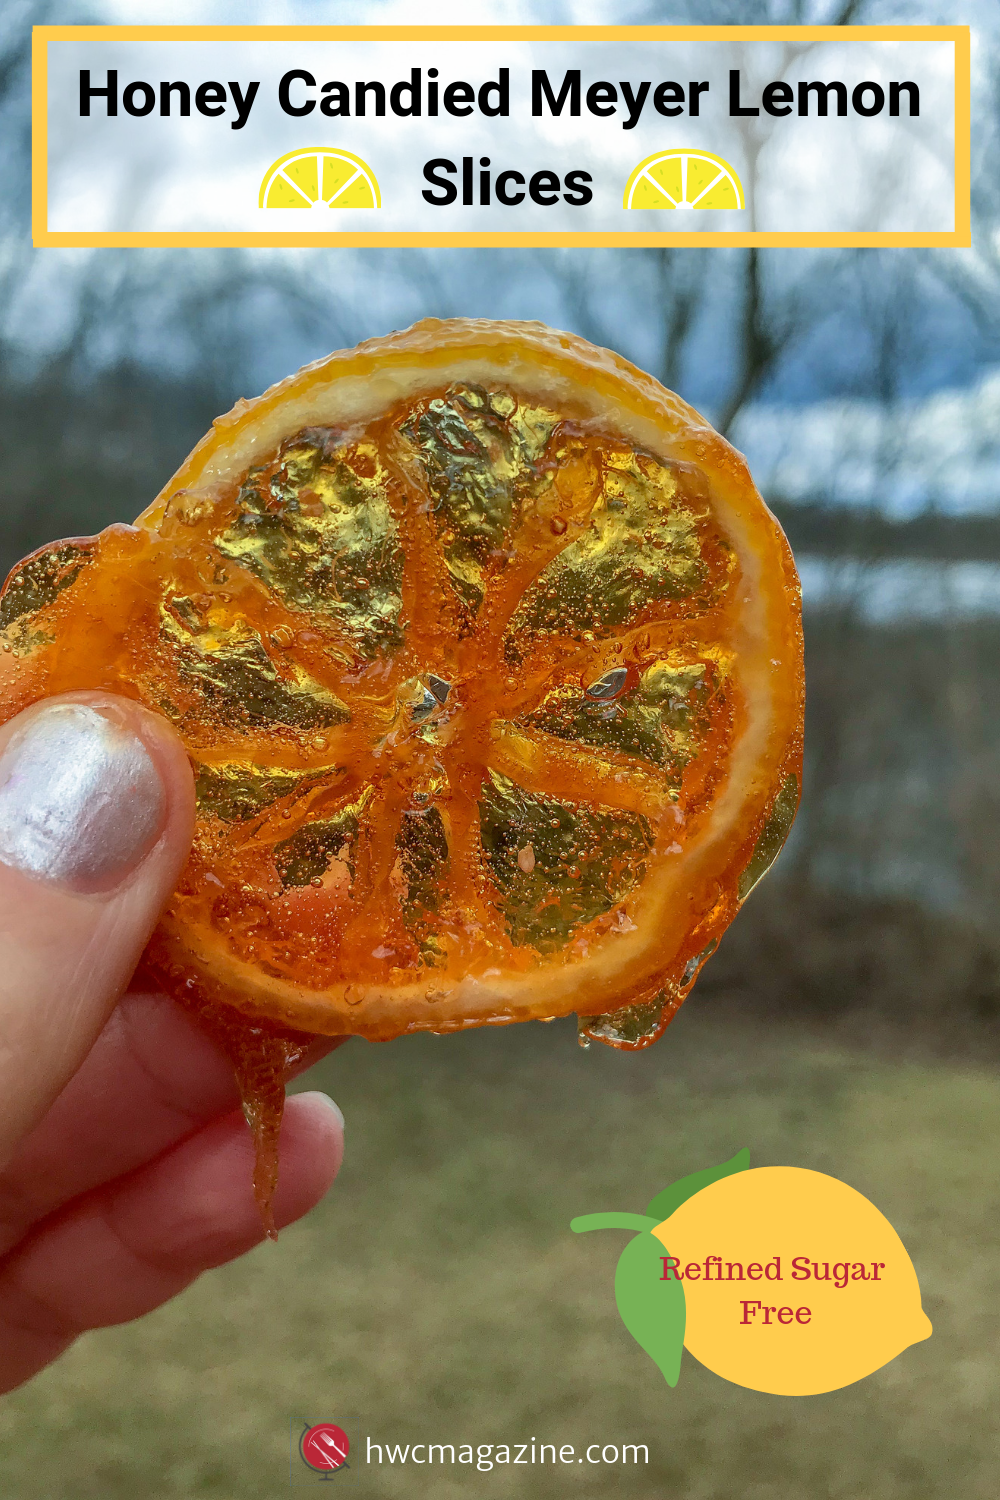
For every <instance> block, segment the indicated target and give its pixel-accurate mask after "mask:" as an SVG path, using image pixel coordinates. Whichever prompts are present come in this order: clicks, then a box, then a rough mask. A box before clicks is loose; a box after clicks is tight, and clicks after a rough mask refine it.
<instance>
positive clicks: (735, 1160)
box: [646, 1146, 750, 1224]
mask: <svg viewBox="0 0 1000 1500" xmlns="http://www.w3.org/2000/svg"><path fill="white" fill-rule="evenodd" d="M749 1165H750V1152H749V1151H748V1150H747V1149H746V1147H745V1146H744V1148H743V1150H742V1151H737V1153H736V1155H735V1156H733V1157H730V1159H729V1161H724V1162H722V1164H721V1165H720V1166H718V1167H702V1169H701V1171H700V1172H691V1173H690V1174H689V1176H687V1177H681V1178H679V1179H678V1181H677V1182H674V1183H671V1185H670V1187H668V1188H664V1189H663V1191H662V1193H657V1195H656V1197H655V1198H654V1199H653V1200H652V1201H651V1202H650V1204H649V1207H648V1208H647V1209H646V1213H647V1214H648V1216H649V1217H650V1218H651V1219H653V1220H654V1221H655V1222H656V1223H657V1224H662V1223H663V1221H664V1219H669V1218H670V1215H671V1214H672V1213H673V1212H674V1210H675V1209H677V1208H680V1206H681V1204H682V1203H686V1202H687V1200H688V1199H689V1198H693V1197H694V1195H695V1193H700V1192H701V1190H702V1188H706V1187H708V1185H709V1183H712V1182H719V1181H720V1180H721V1179H722V1178H723V1177H732V1176H733V1174H734V1173H735V1172H745V1171H746V1170H747V1168H748V1167H749Z"/></svg>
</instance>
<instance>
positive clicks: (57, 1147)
mask: <svg viewBox="0 0 1000 1500" xmlns="http://www.w3.org/2000/svg"><path fill="white" fill-rule="evenodd" d="M193 821H194V788H193V782H192V776H191V769H190V766H189V764H188V761H187V758H186V756H185V753H184V750H183V748H182V746H181V744H180V742H179V740H178V739H177V737H176V735H175V734H174V733H173V731H172V730H171V729H170V727H169V726H168V725H167V723H166V722H165V721H164V720H162V719H159V718H158V717H157V716H156V715H154V714H150V713H148V712H147V711H146V710H144V709H142V708H140V707H139V706H138V705H137V704H134V703H130V702H127V701H125V700H124V699H119V698H114V697H111V696H110V695H106V694H100V693H73V694H70V695H68V696H66V697H62V698H53V699H48V700H46V701H45V702H43V703H41V704H38V705H36V706H35V707H33V708H31V709H28V710H26V711H25V712H24V713H23V714H20V715H19V716H18V717H17V718H15V719H13V720H11V721H10V723H8V724H7V725H5V726H4V727H3V728H2V729H0V1099H2V1101H3V1102H2V1108H0V1391H3V1390H9V1389H11V1388H12V1387H13V1386H16V1385H18V1384H20V1383H21V1382H22V1381H24V1380H27V1379H28V1378H29V1377H30V1376H31V1375H33V1374H35V1373H36V1371H38V1370H39V1369H41V1368H42V1367H43V1366H44V1365H46V1364H48V1363H49V1362H50V1361H51V1360H53V1359H55V1358H56V1356H57V1355H59V1354H60V1353H61V1352H62V1351H63V1349H65V1348H66V1347H67V1345H69V1344H70V1343H72V1342H73V1340H74V1339H75V1338H76V1337H77V1335H78V1334H80V1333H82V1332H83V1331H84V1330H86V1329H90V1328H101V1327H105V1326H107V1325H109V1324H112V1323H122V1322H126V1321H128V1320H129V1319H131V1318H136V1317H139V1316H140V1315H141V1314H142V1313H145V1312H149V1311H151V1310H152V1309H153V1308H154V1307H158V1306H159V1305H160V1304H161V1303H162V1302H165V1301H167V1299H168V1298H170V1297H173V1296H174V1295H175V1294H176V1293H177V1292H179V1291H181V1290H182V1288H183V1287H185V1286H187V1285H188V1283H189V1282H191V1281H193V1280H194V1279H195V1277H197V1276H198V1275H200V1273H201V1272H202V1271H204V1270H207V1269H208V1268H210V1267H212V1266H218V1265H221V1264H223V1263H224V1262H225V1261H228V1260H232V1259H233V1258H234V1257H236V1256H238V1255H242V1254H243V1253H244V1252H245V1251H246V1250H249V1249H250V1248H251V1247H252V1246H254V1245H255V1244H257V1243H258V1242H259V1241H260V1240H261V1239H262V1238H263V1228H262V1226H261V1221H260V1216H259V1213H258V1210H257V1207H256V1204H255V1203H254V1200H253V1194H252V1191H251V1187H250V1181H251V1173H252V1167H253V1147H252V1143H251V1140H250V1135H249V1132H248V1130H247V1128H246V1125H245V1123H244V1121H243V1117H242V1114H241V1112H240V1110H239V1108H238V1099H237V1093H236V1087H235V1083H234V1080H233V1072H232V1068H231V1066H230V1065H229V1063H228V1062H227V1060H226V1059H225V1058H224V1057H223V1056H222V1054H221V1053H220V1052H218V1050H217V1049H216V1048H215V1047H214V1045H213V1044H212V1043H211V1042H210V1041H209V1040H208V1039H207V1038H206V1037H205V1036H203V1035H202V1033H201V1032H200V1031H199V1030H198V1029H197V1028H196V1027H195V1026H194V1025H193V1024H192V1023H191V1021H190V1020H189V1019H188V1017H187V1016H186V1015H185V1013H184V1012H183V1011H182V1010H181V1009H179V1008H178V1007H177V1006H175V1005H174V1004H173V1003H172V1002H171V1001H169V1000H167V999H165V998H164V997H163V996H162V995H155V994H149V993H143V992H142V991H141V990H133V991H130V992H129V993H128V994H126V995H125V998H124V999H123V1000H121V1003H120V1004H118V1003H117V1002H118V1001H119V997H120V996H121V995H122V994H123V992H124V991H125V990H126V987H127V986H128V985H129V982H130V980H131V978H132V975H133V972H134V970H135V967H136V965H137V963H138V961H139V958H140V956H141V954H142V951H143V948H144V947H145V945H146V941H147V939H148V937H149V935H150V933H151V931H152V929H153V927H154V926H155V925H156V922H157V920H158V918H159V915H160V912H161V910H162V909H163V906H164V905H165V903H166V901H167V899H168V897H169V895H170V893H171V891H172V890H173V888H174V886H175V884H176V882H177V877H178V875H179V873H180V870H181V867H182V865H183V864H184V861H185V859H186V857H187V853H188V849H189V846H190V842H191V833H192V828H193ZM342 1149H343V1124H342V1119H341V1117H340V1112H339V1110H337V1108H336V1106H335V1105H333V1104H332V1101H330V1100H329V1099H327V1098H326V1096H325V1095H322V1094H300V1095H298V1096H297V1097H295V1098H293V1099H290V1100H289V1103H288V1108H287V1110H286V1113H285V1120H284V1124H283V1127H282V1133H281V1145H280V1154H281V1178H280V1182H279V1186H278V1191H277V1195H276V1198H275V1205H274V1207H275V1219H276V1222H277V1223H278V1224H279V1225H282V1224H287V1223H290V1222H291V1221H292V1220H294V1219H297V1218H299V1217H300V1216H301V1215H302V1214H304V1213H306V1212H307V1211H308V1210H309V1209H310V1208H312V1207H313V1205H314V1204H315V1203H316V1202H317V1201H318V1200H319V1199H320V1198H321V1197H322V1196H323V1194H324V1193H325V1192H326V1190H327V1188H328V1187H329V1186H330V1184H331V1182H332V1181H333V1179H334V1177H335V1176H336V1174H337V1171H338V1168H339V1166H340V1158H341V1153H342Z"/></svg>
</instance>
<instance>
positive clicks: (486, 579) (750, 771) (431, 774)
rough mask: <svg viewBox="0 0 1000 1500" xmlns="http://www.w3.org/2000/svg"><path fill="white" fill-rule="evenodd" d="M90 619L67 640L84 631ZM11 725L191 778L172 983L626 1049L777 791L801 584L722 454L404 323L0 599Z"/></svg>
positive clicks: (790, 772) (311, 377) (712, 437)
mask: <svg viewBox="0 0 1000 1500" xmlns="http://www.w3.org/2000/svg"><path fill="white" fill-rule="evenodd" d="M84 625H85V628H81V627H82V626H84ZM0 628H2V637H0V638H2V643H3V647H4V654H3V655H2V656H0V708H2V713H3V716H4V717H5V718H7V717H10V715H12V714H14V713H16V712H18V711H19V710H20V709H21V708H23V707H25V706H26V705H27V704H29V703H31V702H33V701H34V700H36V699H37V698H39V697H41V696H44V695H46V694H49V693H53V692H61V691H68V690H73V689H81V688H99V689H107V690H111V691H113V692H119V693H123V694H125V695H127V696H129V697H132V698H137V699H139V700H141V701H142V702H143V703H144V704H146V705H147V706H148V707H149V708H152V709H154V710H156V711H158V712H160V713H162V714H164V715H166V716H167V718H169V719H170V720H171V721H172V722H173V723H174V724H175V725H176V727H177V729H178V731H179V733H180V734H181V736H182V738H183V740H184V742H185V744H186V745H187V748H188V750H189V753H190V755H191V757H192V760H193V762H194V765H195V769H196V777H197V799H198V817H197V828H196V834H195V841H194V847H193V849H192V853H191V857H190V860H189V862H188V865H187V867H186V869H185V871H184V874H183V877H182V880H181V883H180V885H179V887H178V889H177V891H176V893H175V895H174V897H173V899H172V901H171V903H170V906H169V908H168V910H167V912H166V913H165V915H164V918H163V921H162V922H161V924H160V927H159V928H158V930H157V932H156V934H155V935H154V938H153V940H152V942H151V944H150V948H149V951H148V960H149V962H150V964H151V965H152V966H153V967H154V969H155V970H156V971H157V973H158V974H159V975H160V977H161V979H162V981H163V983H164V984H165V986H166V987H167V989H168V990H169V991H170V992H171V993H173V994H175V995H177V996H178V997H180V998H182V999H187V1000H188V1001H189V1002H192V1001H193V1002H194V1003H197V1004H198V1005H200V1006H201V1007H202V1008H203V1009H204V1008H206V1007H207V1008H211V1007H214V1006H218V1005H219V1004H223V1005H228V1006H231V1007H235V1008H236V1010H238V1011H240V1012H243V1013H244V1014H246V1015H248V1016H251V1017H254V1018H258V1019H259V1018H268V1019H269V1020H270V1021H271V1022H272V1023H274V1024H275V1025H276V1026H278V1027H285V1028H290V1029H292V1030H294V1031H298V1032H313V1033H323V1034H326V1035H328V1036H346V1035H362V1036H366V1037H369V1038H371V1039H373V1040H378V1039H386V1038H389V1037H392V1036H396V1035H399V1034H400V1033H403V1032H410V1031H420V1030H428V1031H437V1032H445V1031H450V1030H455V1029H459V1028H462V1027H467V1026H476V1025H484V1024H496V1023H502V1022H508V1021H520V1020H527V1019H530V1018H533V1017H546V1018H548V1017H553V1016H559V1015H564V1014H566V1013H567V1012H571V1011H577V1012H578V1013H580V1014H581V1015H582V1017H583V1018H584V1020H583V1022H582V1025H583V1029H584V1031H585V1032H586V1033H587V1035H589V1036H594V1037H596V1038H598V1039H600V1040H602V1041H606V1042H610V1043H611V1044H612V1045H616V1046H624V1047H634V1046H643V1045H648V1043H649V1042H650V1041H652V1040H654V1039H655V1037H656V1036H657V1035H658V1034H659V1033H660V1032H661V1031H662V1029H663V1027H664V1026H665V1025H666V1023H667V1021H668V1020H669V1018H670V1016H671V1015H672V1014H673V1013H674V1011H675V1010H676V1008H677V1006H678V1005H679V1004H680V1002H681V1000H682V998H683V997H684V995H685V994H686V993H687V990H688V989H689V988H690V986H691V984H692V983H693V981H694V978H695V976H696V974H697V971H698V969H699V967H700V965H701V964H702V963H703V962H704V960H705V958H706V957H707V955H708V954H709V953H710V952H711V951H712V949H713V948H714V947H715V945H716V944H717V942H718V940H719V938H720V936H721V934H722V932H723V931H724V929H725V927H726V926H727V924H728V923H729V921H730V920H731V919H732V917H733V916H734V914H735V912H736V910H737V908H738V906H739V903H740V901H741V900H742V899H743V897H744V896H745V895H746V894H747V893H748V891H749V889H750V887H751V886H752V885H753V884H754V883H755V881H756V880H757V879H759V878H760V875H761V874H762V873H763V872H764V870H765V869H766V868H767V866H768V864H769V863H770V862H771V860H773V858H774V857H775V855H776V854H777V852H778V850H779V849H780V847H781V843H782V842H783V839H784V837H785V835H786V834H787V832H788V828H789V826H790V824H791V820H792V817H793V816H794V813H795V808H796V806H797V803H798V795H799V777H800V762H801V746H802V702H803V676H802V646H801V633H800V598H799V587H798V580H797V578H796V574H795V570H794V567H793V565H792V561H791V557H790V554H789V550H788V546H787V544H786V542H785V539H784V536H783V535H782V533H781V530H780V528H779V527H778V525H777V522H776V521H775V520H774V518H773V516H771V514H770V513H769V512H768V510H767V509H766V507H765V506H764V504H763V502H762V501H761V499H760V497H759V495H758V494H757V491H756V490H755V489H754V486H753V483H752V481H751V479H750V476H749V474H748V472H747V468H746V465H745V463H744V461H743V459H742V458H741V457H740V455H739V454H738V453H736V452H735V451H734V450H733V449H732V448H731V447H730V446H729V445H728V444H727V443H726V442H724V441H723V439H722V438H721V437H719V436H718V435H717V434H716V433H715V432H713V431H712V430H711V428H709V427H708V425H707V424H706V423H705V422H704V420H703V419H702V418H701V417H700V416H699V415H698V414H697V413H696V412H695V411H693V410H692V409H691V408H690V407H688V406H686V405H685V404H684V403H683V402H682V401H681V400H679V398H678V397H676V396H674V395H672V394H671V393H670V392H668V391H666V390H664V389H663V388H662V387H661V386H659V385H658V384H657V383H656V382H655V381H654V380H652V379H650V378H649V377H648V376H646V375H643V374H641V373H640V372H639V371H638V370H636V369H634V368H633V367H632V366H631V365H628V364H627V363H626V362H625V361H624V360H621V359H619V358H617V357H616V356H615V355H613V354H610V353H608V352H607V351H604V350H599V349H595V348H593V347H592V346H590V345H588V344H586V343H584V342H583V341H582V340H580V339H577V338H573V337H571V336H569V335H566V334H560V333H554V332H552V331H551V330H549V329H547V328H545V327H543V326H542V325H540V324H530V323H528V324H516V323H488V322H473V321H464V320H456V321H453V322H436V321H428V322H424V323H421V324H418V325H416V327H414V328H412V329H410V330H409V331H408V332H406V333H402V334H394V335H392V336H391V337H389V338H385V339H377V340H373V341H371V342H370V343H367V344H363V345H361V346H360V347H359V348H358V349H355V350H352V351H346V352H343V353H338V354H334V355H331V356H330V357H329V358H328V359H325V360H321V361H319V362H317V363H316V364H314V365H310V366H308V367H306V368H305V369H304V370H301V371H300V372H299V373H298V374H297V375H294V376H292V377H291V378H290V379H288V380H286V381H284V382H282V383H281V384H280V385H277V386H275V387H273V388H272V389H271V390H269V391H267V392H266V393H265V394H264V395H263V396H261V397H260V398H259V399H258V400H256V401H251V402H246V401H241V402H239V403H238V404H237V406H236V408H235V409H234V410H233V411H232V412H231V413H230V414H229V415H228V416H226V417H222V418H220V419H219V421H217V422H216V424H215V426H214V428H213V430H212V432H211V433H210V434H209V435H208V436H207V437H206V438H205V439H204V440H203V441H202V442H201V443H200V444H199V445H198V447H197V448H196V449H195V450H194V452H193V453H192V455H191V457H190V458H189V459H188V460H187V462H186V463H185V464H184V465H183V467H182V468H181V469H180V470H179V472H178V473H177V474H176V475H175V476H174V478H173V479H172V480H171V481H170V482H169V484H167V485H166V487H165V488H164V490H163V492H162V494H161V495H160V496H159V497H158V499H157V500H156V502H155V503H154V504H153V505H152V506H151V507H150V508H149V510H147V511H146V512H145V513H144V514H143V515H142V516H140V518H139V520H138V522H137V523H136V525H135V526H134V527H126V526H113V527H111V528H109V529H108V530H107V531H105V532H103V533H101V535H100V536H98V537H96V538H91V539H88V540H82V541H71V542H61V543H56V544H54V545H53V546H51V547H48V548H45V549H43V550H42V551H41V552H39V553H36V554H35V555H34V556H33V557H31V558H29V559H28V560H27V561H26V562H24V563H23V564H21V565H19V567H18V568H17V569H15V571H14V573H13V574H12V576H11V578H10V579H9V580H8V583H7V585H6V587H5V589H4V592H3V595H2V597H0Z"/></svg>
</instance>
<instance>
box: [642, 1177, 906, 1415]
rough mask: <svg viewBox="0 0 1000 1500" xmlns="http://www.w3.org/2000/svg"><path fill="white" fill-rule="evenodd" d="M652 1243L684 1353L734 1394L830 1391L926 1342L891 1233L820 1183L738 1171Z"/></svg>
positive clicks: (834, 1182)
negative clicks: (662, 1260)
mask: <svg viewBox="0 0 1000 1500" xmlns="http://www.w3.org/2000/svg"><path fill="white" fill-rule="evenodd" d="M652 1234H653V1236H654V1237H655V1238H657V1239H659V1241H660V1242H661V1244H662V1245H663V1246H664V1248H665V1249H666V1250H667V1251H668V1252H669V1257H670V1260H671V1261H673V1262H676V1265H677V1267H678V1270H679V1272H680V1277H681V1280H682V1285H683V1288H684V1297H685V1301H686V1305H687V1319H686V1327H685V1331H684V1344H685V1347H686V1348H687V1349H688V1350H689V1351H690V1353H691V1354H693V1355H694V1357H695V1358H696V1359H697V1360H698V1361H699V1362H700V1363H701V1364H703V1365H705V1366H706V1367H707V1368H708V1369H710V1370H712V1371H713V1372H714V1373H715V1374H716V1375H721V1376H722V1377H723V1379H725V1380H729V1381H732V1382H733V1384H735V1385H742V1386H746V1387H748V1388H749V1389H750V1390H755V1391H766V1392H769V1393H771V1394H773V1395H778V1396H810V1395H818V1394H819V1393H821V1392H824V1391H835V1390H839V1389H840V1388H841V1387H842V1386H845V1385H851V1384H853V1383H854V1382H855V1381H857V1380H861V1379H863V1378H864V1377H865V1376H866V1375H870V1374H872V1373H873V1372H874V1371H875V1370H878V1369H880V1368H881V1367H882V1365H885V1364H888V1362H889V1361H890V1360H891V1359H895V1357H896V1355H897V1354H901V1353H902V1352H903V1350H904V1349H906V1348H908V1347H909V1346H910V1345H911V1344H916V1343H919V1342H920V1341H921V1340H922V1339H926V1338H929V1337H930V1334H931V1325H930V1322H929V1320H928V1318H927V1316H926V1314H925V1313H924V1310H923V1308H922V1306H921V1303H920V1286H919V1284H918V1282H917V1275H916V1272H915V1270H914V1268H913V1264H912V1262H911V1261H910V1258H909V1256H908V1255H907V1253H906V1249H905V1247H904V1246H903V1242H902V1241H901V1240H900V1238H899V1236H898V1235H897V1233H896V1231H895V1230H894V1229H893V1227H892V1225H891V1224H890V1223H889V1221H888V1219H886V1218H885V1217H884V1216H883V1215H882V1214H881V1213H880V1212H879V1211H878V1209H877V1208H875V1207H874V1205H873V1204H871V1203H870V1202H869V1201H868V1199H867V1198H865V1197H864V1196H863V1195H862V1194H861V1193H859V1192H856V1191H855V1189H854V1188H852V1187H849V1186H848V1185H847V1184H846V1183H844V1182H840V1181H839V1180H838V1179H837V1178H835V1177H828V1176H827V1175H826V1174H825V1173H823V1172H812V1171H807V1170H805V1169H803V1168H799V1167H759V1168H756V1169H755V1170H753V1171H744V1172H736V1173H735V1174H734V1175H732V1176H727V1177H724V1178H722V1179H721V1180H720V1181H718V1182H713V1183H712V1184H711V1185H710V1186H708V1187H705V1188H703V1189H702V1190H701V1191H700V1192H697V1193H695V1194H694V1195H693V1196H692V1197H690V1198H688V1199H687V1201H686V1202H684V1203H682V1204H681V1205H680V1207H679V1208H677V1209H676V1210H675V1212H674V1213H672V1214H671V1215H670V1217H669V1219H667V1220H665V1221H664V1222H663V1223H661V1224H659V1225H658V1226H657V1227H656V1228H655V1229H653V1230H652Z"/></svg>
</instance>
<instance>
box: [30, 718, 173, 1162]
mask: <svg viewBox="0 0 1000 1500" xmlns="http://www.w3.org/2000/svg"><path fill="white" fill-rule="evenodd" d="M193 823H194V786H193V780H192V775H191V768H190V765H189V764H188V760H187V757H186V755H185V752H184V749H183V746H182V745H181V742H180V740H179V739H178V738H177V736H176V734H175V733H174V731H173V730H172V729H171V728H170V726H169V725H168V724H167V722H166V720H164V719H161V718H159V717H158V716H157V715H156V714H152V713H149V712H148V711H147V710H146V709H143V708H141V707H139V705H138V704H135V703H131V702H129V701H127V700H126V699H123V698H114V697H111V696H109V695H107V694H102V693H71V694H68V695H67V696H65V697H61V698H49V699H46V700H45V701H44V702H42V703H39V704H36V705H35V706H34V707H32V708H29V709H26V710H25V712H24V713H22V714H18V716H17V717H16V718H14V719H12V720H11V721H10V722H9V723H8V724H5V725H4V726H3V728H2V729H0V1098H2V1099H3V1110H2V1112H0V1166H2V1165H3V1164H4V1163H5V1162H6V1160H7V1158H8V1157H9V1155H10V1152H11V1151H12V1149H13V1147H14V1146H15V1145H16V1143H17V1142H18V1140H20V1138H21V1137H22V1136H23V1135H24V1134H25V1133H26V1132H27V1131H28V1130H30V1129H31V1128H32V1126H33V1125H35V1124H36V1123H37V1122H38V1120H39V1119H40V1118H41V1117H42V1115H43V1114H44V1113H45V1111H46V1110H47V1109H48V1107H49V1105H50V1104H51V1103H52V1101H53V1100H54V1099H55V1097H56V1095H57V1094H58V1093H59V1092H60V1090H61V1089H62V1088H63V1086H64V1085H65V1084H66V1082H67V1081H68V1080H69V1078H71V1077H72V1075H73V1073H75V1072H76V1069H77V1068H78V1067H79V1066H80V1064H81V1062H82V1061H83V1059H84V1058H85V1057H86V1055H87V1053H88V1052H89V1050H90V1048H91V1046H92V1045H93V1043H94V1041H95V1040H96V1038H97V1035H98V1032H99V1031H100V1030H101V1027H102V1026H103V1025H104V1022H105V1021H106V1019H107V1017H108V1014H109V1012H110V1011H111V1010H112V1008H113V1007H114V1005H115V1002H116V1001H117V1000H118V997H119V996H120V995H121V993H122V991H123V990H124V988H125V986H126V985H127V984H128V981H129V979H130V978H131V975H132V971H133V969H134V968H135V966H136V964H137V963H138V961H139V958H140V956H141V954H142V950H143V948H144V947H145V945H146V941H147V939H148V938H149V935H150V933H151V932H152V930H153V928H154V926H155V925H156V922H157V920H158V918H159V915H160V912H161V911H162V909H163V907H164V905H165V904H166V901H167V899H168V897H169V896H170V893H171V891H172V890H173V889H174V886H175V885H176V883H177V879H178V876H179V874H180V871H181V868H182V866H183V864H184V861H185V859H186V858H187V854H188V849H189V847H190V843H191V834H192V829H193Z"/></svg>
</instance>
